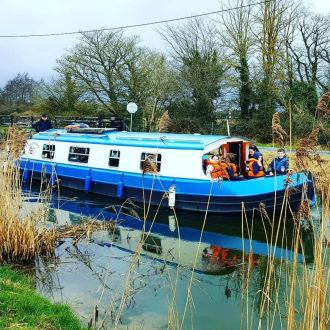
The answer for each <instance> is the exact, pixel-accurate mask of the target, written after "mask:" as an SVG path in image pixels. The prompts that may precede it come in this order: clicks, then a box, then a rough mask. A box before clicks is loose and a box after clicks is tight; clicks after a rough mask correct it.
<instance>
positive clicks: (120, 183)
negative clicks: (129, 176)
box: [117, 179, 124, 198]
mask: <svg viewBox="0 0 330 330" xmlns="http://www.w3.org/2000/svg"><path fill="white" fill-rule="evenodd" d="M123 194H124V182H123V180H122V179H120V180H119V181H118V184H117V197H118V198H122V197H123Z"/></svg>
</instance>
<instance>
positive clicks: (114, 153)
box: [109, 150, 120, 167]
mask: <svg viewBox="0 0 330 330" xmlns="http://www.w3.org/2000/svg"><path fill="white" fill-rule="evenodd" d="M119 159H120V151H119V150H110V155H109V166H113V167H118V166H119Z"/></svg>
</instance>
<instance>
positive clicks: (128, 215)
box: [24, 189, 314, 329]
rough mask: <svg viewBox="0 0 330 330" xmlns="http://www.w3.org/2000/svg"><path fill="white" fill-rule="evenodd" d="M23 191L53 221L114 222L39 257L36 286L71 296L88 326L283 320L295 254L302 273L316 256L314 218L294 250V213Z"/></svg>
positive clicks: (61, 298) (216, 325) (210, 325)
mask: <svg viewBox="0 0 330 330" xmlns="http://www.w3.org/2000/svg"><path fill="white" fill-rule="evenodd" d="M24 198H25V201H26V202H25V204H24V205H25V211H27V212H29V211H30V210H32V209H33V210H35V209H38V208H39V207H43V208H44V205H45V203H46V204H47V206H49V208H48V207H47V212H48V220H49V223H48V225H52V224H56V225H60V226H63V225H66V224H71V225H72V224H73V225H74V224H79V223H84V222H86V221H89V220H90V219H98V220H99V221H114V222H115V223H116V226H115V227H114V228H112V229H111V230H99V231H97V232H93V233H90V235H89V237H88V238H86V237H82V238H80V239H77V238H76V239H65V240H63V241H61V242H60V243H59V246H58V247H57V249H56V255H55V256H54V257H52V258H50V259H47V260H40V261H39V262H38V264H37V265H36V269H35V274H36V287H37V289H38V291H39V292H41V293H42V294H43V295H44V296H46V297H49V298H50V299H51V300H53V301H55V302H64V303H67V304H69V305H70V306H71V308H72V309H73V310H74V312H75V313H76V314H77V315H78V317H79V318H80V319H81V321H82V324H83V325H85V326H87V325H89V326H94V327H95V328H98V327H99V328H103V329H112V328H114V327H117V328H118V329H167V328H171V329H178V328H182V329H239V328H243V329H248V328H249V329H256V328H258V325H259V326H261V328H266V327H268V328H272V329H281V328H285V324H286V322H287V321H286V319H287V317H288V315H287V310H286V308H285V304H286V301H287V299H288V298H287V293H288V290H290V287H289V284H288V281H287V275H288V274H289V273H290V272H291V271H292V266H291V265H292V264H291V261H292V260H296V262H295V265H297V267H296V268H297V269H296V273H297V276H301V277H302V276H303V273H304V271H305V269H306V267H307V268H308V267H311V265H313V262H314V256H313V237H314V235H313V232H312V231H311V230H310V229H308V228H306V229H302V230H301V233H300V234H299V239H300V240H301V242H302V244H301V245H300V247H299V248H298V249H297V250H296V253H294V248H293V245H294V242H295V240H296V239H297V234H296V227H295V226H294V225H293V224H292V219H290V223H289V221H287V223H286V224H285V225H278V224H277V223H274V224H271V223H270V220H271V219H267V218H261V217H254V218H253V219H244V217H243V219H233V218H230V217H228V218H225V219H224V218H217V217H214V216H205V215H204V214H198V213H186V212H180V213H175V212H173V211H172V210H157V209H150V210H149V209H148V207H147V206H146V207H144V206H143V205H134V204H133V203H132V202H131V201H126V202H125V203H124V204H122V205H117V204H116V201H114V200H109V199H107V198H104V197H100V196H90V195H86V194H82V193H79V192H76V191H72V190H65V189H61V194H60V195H59V194H57V193H55V194H53V195H52V196H51V198H50V199H47V201H46V202H45V201H44V200H41V199H40V195H39V194H38V193H37V192H33V191H32V192H31V191H30V192H29V193H27V194H26V195H25V197H24ZM141 238H142V239H141ZM270 259H271V261H272V265H273V266H274V269H275V270H274V271H273V272H272V275H271V277H272V281H273V282H274V285H273V286H272V285H271V286H272V288H271V289H270V291H273V294H274V296H272V297H268V298H267V300H270V301H274V297H276V302H275V303H274V304H273V305H274V306H271V305H272V304H270V303H269V301H266V300H265V298H264V296H263V294H262V293H263V292H265V283H266V282H267V279H268V278H269V269H270V263H269V260H270ZM265 295H266V294H265ZM267 295H269V293H267ZM298 304H299V302H298ZM297 317H298V318H299V316H297ZM259 322H261V323H260V324H259Z"/></svg>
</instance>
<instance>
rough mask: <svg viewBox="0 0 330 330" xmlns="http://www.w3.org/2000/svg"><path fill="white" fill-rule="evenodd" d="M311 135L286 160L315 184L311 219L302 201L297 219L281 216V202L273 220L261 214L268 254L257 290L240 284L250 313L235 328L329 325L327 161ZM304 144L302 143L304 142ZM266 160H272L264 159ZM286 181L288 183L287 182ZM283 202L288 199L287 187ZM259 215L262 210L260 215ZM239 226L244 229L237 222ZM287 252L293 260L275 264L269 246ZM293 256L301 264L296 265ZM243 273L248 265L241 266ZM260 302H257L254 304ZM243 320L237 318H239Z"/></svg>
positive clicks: (246, 280)
mask: <svg viewBox="0 0 330 330" xmlns="http://www.w3.org/2000/svg"><path fill="white" fill-rule="evenodd" d="M316 134H317V131H316V130H314V131H313V132H312V134H311V135H310V136H309V137H308V138H307V139H305V140H304V141H300V144H299V148H298V149H297V153H296V155H294V156H290V165H291V171H297V172H298V171H301V170H303V171H305V172H308V173H309V174H310V176H311V178H312V179H313V181H314V184H315V190H316V192H317V193H318V196H319V198H318V199H317V204H316V206H315V209H314V210H313V212H314V213H316V214H317V216H315V214H314V216H312V215H311V210H310V208H309V203H308V202H307V201H304V200H302V203H301V207H300V210H299V212H298V213H297V214H290V212H289V213H288V214H287V213H286V211H285V210H286V204H287V200H285V201H284V202H283V207H282V211H281V213H280V214H279V215H277V216H276V217H275V216H273V217H269V216H268V215H267V214H264V213H263V212H261V216H262V221H263V222H264V223H265V226H266V224H270V226H271V233H270V234H269V233H268V232H267V231H266V230H265V235H266V236H267V237H268V238H267V241H268V244H269V253H268V258H267V267H266V272H265V276H264V278H263V280H262V282H263V285H262V289H260V290H258V291H257V292H253V291H251V290H250V291H248V289H249V288H250V278H249V276H245V277H244V278H243V281H242V301H243V302H244V304H246V303H247V297H248V296H254V298H253V306H254V308H253V309H252V310H251V309H248V308H246V312H245V315H244V316H245V317H246V319H248V320H249V322H248V321H247V324H246V325H244V326H243V325H242V327H241V328H247V329H255V328H258V329H275V328H281V329H328V328H329V325H330V323H329V322H330V302H329V300H328V297H329V293H330V287H329V280H330V257H329V251H328V248H329V233H327V232H326V230H327V225H328V223H329V206H330V205H329V199H330V158H329V157H320V156H319V155H318V153H317V150H316V144H315V140H316ZM307 140H308V141H307ZM264 156H265V157H264V158H265V159H266V162H267V160H269V161H270V160H271V159H273V157H274V155H272V154H271V153H266V154H265V155H264ZM288 179H289V178H288ZM287 198H290V191H289V186H288V188H287ZM261 211H262V210H261ZM281 224H282V225H281ZM243 225H244V226H246V224H245V223H244V222H243ZM306 226H307V227H308V228H309V230H311V232H312V236H313V251H312V255H313V262H312V263H308V262H307V261H306V260H307V259H306V258H307V256H306V255H305V250H304V244H303V243H304V242H303V232H304V230H305V229H304V227H306ZM288 227H292V229H293V235H292V236H293V239H291V240H288V236H287V230H288ZM276 245H277V246H280V247H282V248H285V249H287V250H291V251H293V256H292V258H291V259H290V260H288V258H285V257H283V258H281V259H275V258H274V249H275V248H274V246H276ZM299 252H300V253H301V254H302V256H303V261H301V260H299V258H298V254H299ZM244 267H245V268H247V269H248V267H249V265H248V264H247V265H246V266H244ZM258 298H260V299H258ZM242 318H243V316H242Z"/></svg>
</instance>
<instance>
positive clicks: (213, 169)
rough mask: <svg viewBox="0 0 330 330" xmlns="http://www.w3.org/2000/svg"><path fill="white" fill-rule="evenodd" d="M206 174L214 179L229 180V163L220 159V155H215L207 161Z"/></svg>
mask: <svg viewBox="0 0 330 330" xmlns="http://www.w3.org/2000/svg"><path fill="white" fill-rule="evenodd" d="M206 164H207V167H206V176H207V177H209V178H211V179H212V180H221V179H224V180H228V179H229V174H228V171H227V168H228V165H227V164H226V163H225V162H220V161H219V156H218V155H213V156H212V158H211V159H209V160H208V161H207V162H206Z"/></svg>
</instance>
